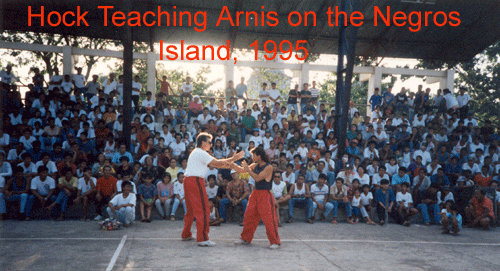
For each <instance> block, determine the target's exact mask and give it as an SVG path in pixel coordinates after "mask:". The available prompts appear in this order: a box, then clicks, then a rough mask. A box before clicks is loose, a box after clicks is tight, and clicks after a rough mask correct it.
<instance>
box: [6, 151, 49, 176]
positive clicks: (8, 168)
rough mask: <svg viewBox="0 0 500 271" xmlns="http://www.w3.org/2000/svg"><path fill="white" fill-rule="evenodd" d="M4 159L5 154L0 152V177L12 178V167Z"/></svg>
mask: <svg viewBox="0 0 500 271" xmlns="http://www.w3.org/2000/svg"><path fill="white" fill-rule="evenodd" d="M4 159H5V153H3V152H1V151H0V177H4V178H5V177H10V176H12V167H11V166H10V163H9V162H6V161H5V160H4ZM49 159H50V158H49Z"/></svg>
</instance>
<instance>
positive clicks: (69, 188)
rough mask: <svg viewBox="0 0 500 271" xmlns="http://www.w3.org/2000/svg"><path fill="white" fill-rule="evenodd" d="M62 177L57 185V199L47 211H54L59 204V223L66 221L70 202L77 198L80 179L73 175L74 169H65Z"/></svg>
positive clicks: (62, 171)
mask: <svg viewBox="0 0 500 271" xmlns="http://www.w3.org/2000/svg"><path fill="white" fill-rule="evenodd" d="M61 175H62V176H63V177H61V178H59V180H58V183H57V188H58V189H59V194H58V195H57V199H56V200H55V201H54V202H53V203H52V204H51V205H49V206H48V207H47V210H49V211H52V210H53V209H54V208H55V207H56V205H57V204H59V206H60V210H61V212H60V215H59V218H58V219H57V221H62V220H63V219H64V214H65V213H66V208H67V206H68V200H69V199H70V197H72V196H73V195H75V196H76V194H77V192H78V179H77V178H76V177H75V176H74V175H73V171H72V169H71V168H63V169H62V170H61Z"/></svg>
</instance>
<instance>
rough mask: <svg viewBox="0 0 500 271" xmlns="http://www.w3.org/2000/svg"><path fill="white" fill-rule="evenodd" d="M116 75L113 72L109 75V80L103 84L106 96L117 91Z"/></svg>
mask: <svg viewBox="0 0 500 271" xmlns="http://www.w3.org/2000/svg"><path fill="white" fill-rule="evenodd" d="M117 84H118V83H116V81H115V74H114V73H113V72H112V73H110V74H109V77H108V79H106V80H105V81H103V82H102V87H103V88H104V94H105V95H106V96H109V95H110V94H111V92H113V91H116V85H117Z"/></svg>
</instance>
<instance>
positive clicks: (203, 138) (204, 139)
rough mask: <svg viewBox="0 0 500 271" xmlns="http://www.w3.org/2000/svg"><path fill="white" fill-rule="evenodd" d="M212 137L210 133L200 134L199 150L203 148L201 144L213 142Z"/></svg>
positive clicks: (197, 142) (197, 141) (197, 140)
mask: <svg viewBox="0 0 500 271" xmlns="http://www.w3.org/2000/svg"><path fill="white" fill-rule="evenodd" d="M212 138H213V137H212V135H211V134H209V133H205V132H203V133H200V134H199V135H198V136H197V137H196V147H198V148H201V144H202V143H203V142H207V141H211V140H212Z"/></svg>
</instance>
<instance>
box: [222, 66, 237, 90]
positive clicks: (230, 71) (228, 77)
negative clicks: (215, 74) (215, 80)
mask: <svg viewBox="0 0 500 271" xmlns="http://www.w3.org/2000/svg"><path fill="white" fill-rule="evenodd" d="M224 71H225V78H224V79H225V81H224V89H223V90H222V91H224V93H223V95H224V97H226V87H227V82H229V81H233V87H236V85H237V84H236V82H234V62H232V61H227V63H226V65H224Z"/></svg>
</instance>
